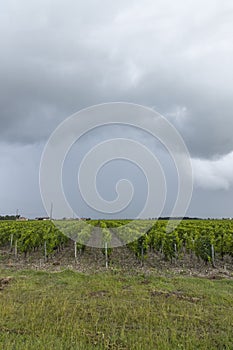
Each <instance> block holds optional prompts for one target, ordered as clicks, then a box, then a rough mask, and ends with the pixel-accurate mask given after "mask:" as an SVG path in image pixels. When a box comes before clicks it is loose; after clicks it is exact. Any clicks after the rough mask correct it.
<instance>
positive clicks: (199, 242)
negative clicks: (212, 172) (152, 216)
mask: <svg viewBox="0 0 233 350" xmlns="http://www.w3.org/2000/svg"><path fill="white" fill-rule="evenodd" d="M147 227H149V228H148V230H147ZM116 228H117V229H118V231H117V234H118V237H116V234H115V231H114V230H115V229H116ZM98 230H99V231H98ZM93 232H94V233H93ZM143 232H146V234H142V233H143ZM96 237H97V238H96ZM119 241H120V242H125V244H124V245H125V249H127V250H128V251H129V252H131V253H132V254H133V255H134V256H135V259H136V260H137V261H138V262H139V264H141V266H142V265H144V264H146V263H147V259H148V257H150V261H151V259H152V261H153V257H154V259H156V258H157V259H158V258H159V259H160V261H167V262H169V263H170V264H175V263H179V262H180V261H188V262H189V263H190V264H196V263H197V262H198V263H202V264H204V265H209V266H212V267H213V268H214V267H215V266H216V265H218V264H223V263H224V261H227V262H228V263H229V264H230V265H232V260H233V220H183V221H182V222H181V223H180V224H179V225H178V226H177V227H176V228H175V229H174V230H173V231H171V232H167V221H166V220H158V221H156V222H148V221H146V220H145V221H143V220H138V221H132V222H130V221H129V220H128V221H126V220H118V221H117V220H115V221H110V220H101V221H100V220H92V221H88V222H83V221H78V220H73V221H57V222H56V225H54V223H53V222H51V221H26V222H21V221H1V222H0V253H1V254H3V253H4V254H5V255H6V254H8V253H9V256H10V257H11V258H13V259H15V260H17V259H19V258H20V259H23V258H28V257H33V256H37V257H38V258H39V259H40V260H41V259H43V261H45V262H49V261H50V260H52V259H54V258H55V257H59V254H62V252H63V251H64V249H66V250H67V247H69V250H68V252H69V255H70V258H71V259H74V260H78V259H79V257H80V256H81V255H82V256H83V255H85V251H86V250H87V249H88V248H87V246H88V245H89V246H90V245H91V246H94V247H95V246H97V247H99V248H101V249H99V250H100V254H102V255H103V257H104V259H105V266H106V267H108V266H109V264H110V263H114V259H113V254H112V253H113V251H114V249H116V248H114V246H115V245H117V243H119ZM118 245H119V244H118ZM121 245H123V244H121ZM118 249H119V248H118Z"/></svg>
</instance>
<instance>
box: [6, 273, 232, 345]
mask: <svg viewBox="0 0 233 350" xmlns="http://www.w3.org/2000/svg"><path fill="white" fill-rule="evenodd" d="M4 276H12V277H13V278H12V280H11V281H10V283H9V285H7V286H6V287H5V288H4V289H3V290H1V291H0V316H1V317H0V349H4V350H8V349H9V350H10V349H12V350H13V349H14V350H18V349H24V350H26V349H30V350H37V349H46V350H53V349H59V350H60V349H65V350H68V349H70V350H71V349H73V350H89V349H119V350H120V349H129V350H133V349H138V350H139V349H140V350H155V349H162V350H164V349H165V350H166V349H172V350H174V349H175V350H176V349H185V350H188V349H219V350H222V349H231V350H232V349H233V331H232V329H233V281H230V280H208V279H201V278H192V277H189V278H187V277H186V278H185V277H170V278H169V277H166V278H165V277H156V276H144V275H132V274H126V273H123V272H122V273H121V272H115V273H114V272H111V271H109V272H106V273H99V274H90V275H84V274H80V273H77V272H73V271H69V270H66V271H63V272H57V273H49V272H35V271H16V272H14V271H10V270H0V277H4Z"/></svg>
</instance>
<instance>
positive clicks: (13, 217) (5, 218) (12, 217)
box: [0, 215, 20, 220]
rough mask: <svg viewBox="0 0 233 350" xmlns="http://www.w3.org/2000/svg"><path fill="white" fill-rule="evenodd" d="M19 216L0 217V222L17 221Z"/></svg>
mask: <svg viewBox="0 0 233 350" xmlns="http://www.w3.org/2000/svg"><path fill="white" fill-rule="evenodd" d="M19 218H20V215H4V216H3V215H0V220H16V219H19Z"/></svg>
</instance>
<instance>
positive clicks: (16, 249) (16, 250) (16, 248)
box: [15, 239, 18, 259]
mask: <svg viewBox="0 0 233 350" xmlns="http://www.w3.org/2000/svg"><path fill="white" fill-rule="evenodd" d="M17 256H18V247H17V239H16V240H15V258H16V259H17Z"/></svg>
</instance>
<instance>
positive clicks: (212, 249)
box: [211, 244, 215, 267]
mask: <svg viewBox="0 0 233 350" xmlns="http://www.w3.org/2000/svg"><path fill="white" fill-rule="evenodd" d="M211 260H212V266H213V267H215V261H214V245H213V244H211Z"/></svg>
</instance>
